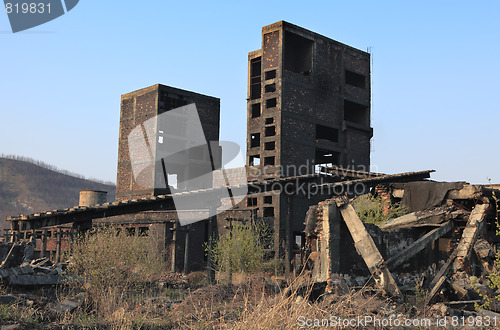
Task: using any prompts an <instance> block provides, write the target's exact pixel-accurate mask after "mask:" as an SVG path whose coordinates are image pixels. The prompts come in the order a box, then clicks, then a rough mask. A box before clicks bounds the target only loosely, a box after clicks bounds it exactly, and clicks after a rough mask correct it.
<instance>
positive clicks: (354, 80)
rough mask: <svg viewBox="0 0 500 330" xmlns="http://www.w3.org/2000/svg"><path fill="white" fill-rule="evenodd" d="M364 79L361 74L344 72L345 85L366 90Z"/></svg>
mask: <svg viewBox="0 0 500 330" xmlns="http://www.w3.org/2000/svg"><path fill="white" fill-rule="evenodd" d="M365 82H366V77H365V76H364V75H362V74H359V73H356V72H353V71H350V70H345V83H346V84H348V85H351V86H354V87H359V88H363V89H364V88H366V83H365Z"/></svg>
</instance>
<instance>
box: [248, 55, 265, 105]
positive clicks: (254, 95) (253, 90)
mask: <svg viewBox="0 0 500 330" xmlns="http://www.w3.org/2000/svg"><path fill="white" fill-rule="evenodd" d="M261 63H262V61H261V58H260V57H257V58H254V59H252V60H250V99H252V100H255V99H259V98H260V93H261V86H260V82H261V80H262V79H261Z"/></svg>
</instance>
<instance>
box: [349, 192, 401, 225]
mask: <svg viewBox="0 0 500 330" xmlns="http://www.w3.org/2000/svg"><path fill="white" fill-rule="evenodd" d="M352 205H353V207H354V209H355V210H356V213H357V214H358V216H359V218H360V219H361V221H363V222H365V223H373V224H376V225H379V224H382V223H384V222H386V221H388V220H390V219H393V218H397V217H400V216H402V215H405V214H406V213H408V211H407V209H406V207H405V206H403V205H401V204H400V203H389V202H387V201H384V200H383V199H382V198H380V197H375V196H373V195H371V194H365V195H361V196H358V197H356V198H355V199H354V200H353V201H352Z"/></svg>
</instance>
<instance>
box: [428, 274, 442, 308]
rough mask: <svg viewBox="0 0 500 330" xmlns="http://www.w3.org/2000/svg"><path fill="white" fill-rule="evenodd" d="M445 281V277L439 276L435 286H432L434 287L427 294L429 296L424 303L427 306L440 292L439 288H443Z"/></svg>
mask: <svg viewBox="0 0 500 330" xmlns="http://www.w3.org/2000/svg"><path fill="white" fill-rule="evenodd" d="M445 281H446V277H444V276H441V277H440V278H439V279H438V280H437V282H436V285H434V287H433V288H432V289H431V291H430V292H429V295H428V296H427V299H426V301H425V304H426V305H429V304H430V303H431V302H432V301H433V300H434V297H435V296H436V295H437V293H438V292H439V290H441V287H442V286H443V284H444V282H445Z"/></svg>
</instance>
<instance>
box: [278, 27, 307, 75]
mask: <svg viewBox="0 0 500 330" xmlns="http://www.w3.org/2000/svg"><path fill="white" fill-rule="evenodd" d="M313 46H314V41H312V40H310V39H307V38H304V37H302V36H299V35H297V34H295V33H292V32H288V31H285V52H284V56H285V70H288V71H292V72H297V73H300V74H302V75H305V76H308V75H310V74H311V71H312V64H313V63H312V62H313Z"/></svg>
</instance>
